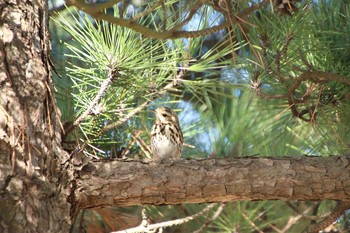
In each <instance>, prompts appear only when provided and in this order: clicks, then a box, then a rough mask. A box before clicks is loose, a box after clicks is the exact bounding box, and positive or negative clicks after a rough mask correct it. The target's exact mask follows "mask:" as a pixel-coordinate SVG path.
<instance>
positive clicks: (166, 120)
mask: <svg viewBox="0 0 350 233" xmlns="http://www.w3.org/2000/svg"><path fill="white" fill-rule="evenodd" d="M151 111H152V112H153V113H154V114H155V116H156V121H155V123H154V125H153V127H152V131H151V150H152V153H153V158H156V159H169V158H180V157H181V152H182V144H183V137H182V131H181V128H180V124H179V119H178V118H177V115H176V114H175V113H174V112H173V111H172V110H171V109H170V108H166V107H160V108H157V109H156V110H151Z"/></svg>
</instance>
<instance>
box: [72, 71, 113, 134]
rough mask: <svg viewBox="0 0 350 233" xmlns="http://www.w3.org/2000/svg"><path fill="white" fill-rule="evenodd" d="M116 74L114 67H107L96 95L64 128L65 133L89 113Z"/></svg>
mask: <svg viewBox="0 0 350 233" xmlns="http://www.w3.org/2000/svg"><path fill="white" fill-rule="evenodd" d="M117 74H118V72H117V71H116V70H115V69H114V67H108V76H107V79H106V80H104V81H103V82H102V84H101V87H100V90H99V91H98V93H97V95H96V96H95V98H94V99H93V100H92V101H91V103H90V104H89V106H88V107H87V109H86V110H85V111H84V112H83V114H81V115H80V116H79V117H78V119H76V120H75V121H74V123H73V124H72V125H70V127H68V128H67V129H66V134H69V133H70V132H72V130H73V129H74V128H75V127H76V126H78V125H79V124H80V123H81V122H82V121H83V120H85V118H86V117H87V116H88V115H89V114H91V112H92V111H93V108H94V107H95V106H96V105H97V104H98V102H99V100H100V99H101V98H102V97H103V95H104V94H105V93H106V91H107V89H108V88H109V86H110V83H111V82H112V81H113V80H114V79H115V77H116V75H117Z"/></svg>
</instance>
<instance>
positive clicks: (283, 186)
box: [71, 156, 350, 211]
mask: <svg viewBox="0 0 350 233" xmlns="http://www.w3.org/2000/svg"><path fill="white" fill-rule="evenodd" d="M349 160H350V157H346V156H342V157H297V158H233V159H203V160H194V159H193V160H185V159H180V160H175V161H162V162H160V163H157V162H153V161H137V160H132V161H131V160H130V161H128V160H127V161H121V160H100V161H90V162H87V163H86V164H85V165H83V166H82V168H81V169H80V170H79V171H77V172H76V174H75V182H76V186H75V189H74V190H72V196H74V200H75V203H71V204H72V205H75V206H74V209H75V211H79V209H83V208H92V207H97V206H131V205H140V204H154V205H162V204H180V203H205V202H227V201H236V200H325V199H333V200H339V201H344V202H348V201H350V166H349Z"/></svg>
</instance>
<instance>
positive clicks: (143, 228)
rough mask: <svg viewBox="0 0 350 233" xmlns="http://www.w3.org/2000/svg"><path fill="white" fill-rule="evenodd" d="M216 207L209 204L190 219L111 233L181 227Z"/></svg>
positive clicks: (189, 217) (131, 232)
mask: <svg viewBox="0 0 350 233" xmlns="http://www.w3.org/2000/svg"><path fill="white" fill-rule="evenodd" d="M214 206H215V204H209V205H208V206H207V207H205V208H204V209H203V210H201V211H200V212H199V213H197V214H194V215H191V216H188V217H185V218H180V219H176V220H170V221H165V222H162V223H155V224H149V225H147V226H143V225H142V224H141V225H140V226H138V227H134V228H130V229H126V230H122V231H114V232H111V233H134V232H154V230H157V229H162V228H166V227H171V226H175V225H180V224H183V223H186V222H189V221H192V220H194V219H196V218H198V217H200V216H202V215H203V214H205V213H206V212H208V211H210V210H211V209H213V208H214Z"/></svg>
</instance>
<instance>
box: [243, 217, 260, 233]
mask: <svg viewBox="0 0 350 233" xmlns="http://www.w3.org/2000/svg"><path fill="white" fill-rule="evenodd" d="M242 216H243V218H244V219H245V220H247V222H248V223H249V225H251V226H252V227H253V228H254V229H255V230H256V231H257V232H259V233H264V232H263V231H262V230H260V228H259V227H258V226H257V225H256V224H255V223H254V222H253V221H251V220H250V219H249V218H248V216H247V215H246V214H245V213H244V212H242Z"/></svg>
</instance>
